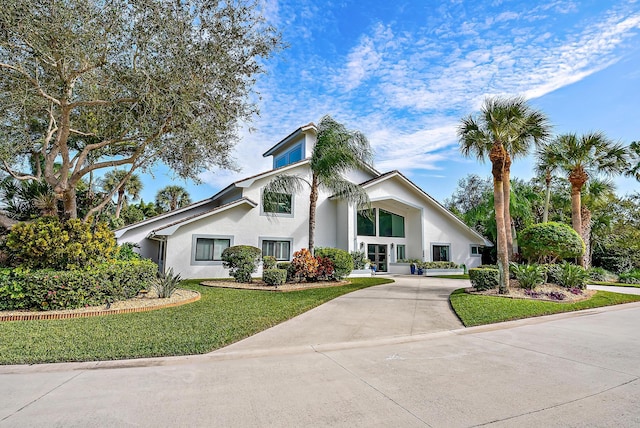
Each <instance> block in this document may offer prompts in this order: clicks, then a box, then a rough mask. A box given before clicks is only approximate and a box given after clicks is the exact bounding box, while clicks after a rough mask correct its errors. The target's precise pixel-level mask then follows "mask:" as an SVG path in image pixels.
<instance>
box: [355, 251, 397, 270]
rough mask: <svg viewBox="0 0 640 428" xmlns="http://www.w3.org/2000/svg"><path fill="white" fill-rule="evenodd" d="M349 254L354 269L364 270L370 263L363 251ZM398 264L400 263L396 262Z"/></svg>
mask: <svg viewBox="0 0 640 428" xmlns="http://www.w3.org/2000/svg"><path fill="white" fill-rule="evenodd" d="M350 254H351V260H352V261H353V268H354V269H358V270H360V269H365V267H366V266H367V265H368V264H369V263H370V261H369V259H368V258H367V256H366V255H365V254H364V251H352V252H351V253H350ZM398 263H400V261H398Z"/></svg>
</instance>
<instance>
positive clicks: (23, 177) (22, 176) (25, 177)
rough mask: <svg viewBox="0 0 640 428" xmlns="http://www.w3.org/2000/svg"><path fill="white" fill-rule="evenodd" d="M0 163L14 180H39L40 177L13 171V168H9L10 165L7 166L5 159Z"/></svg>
mask: <svg viewBox="0 0 640 428" xmlns="http://www.w3.org/2000/svg"><path fill="white" fill-rule="evenodd" d="M2 164H3V167H2V169H4V170H5V171H6V172H7V174H9V175H10V176H11V177H13V178H15V179H16V180H20V181H25V180H39V179H40V178H38V177H36V176H35V175H31V174H19V173H17V172H15V171H14V170H13V169H11V167H10V166H9V164H8V163H7V161H5V160H3V161H2Z"/></svg>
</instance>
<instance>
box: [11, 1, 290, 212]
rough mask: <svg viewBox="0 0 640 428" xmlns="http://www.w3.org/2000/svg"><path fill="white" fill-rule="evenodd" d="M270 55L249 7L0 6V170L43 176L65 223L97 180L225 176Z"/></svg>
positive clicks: (267, 32)
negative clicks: (122, 174)
mask: <svg viewBox="0 0 640 428" xmlns="http://www.w3.org/2000/svg"><path fill="white" fill-rule="evenodd" d="M280 46H281V42H280V36H279V34H278V33H277V31H276V30H275V29H274V28H273V27H271V26H269V25H267V24H266V23H265V21H264V19H263V17H262V16H261V15H260V13H259V10H258V7H257V3H256V2H253V1H249V0H232V1H230V2H209V1H205V0H192V1H188V2H165V1H158V0H151V1H146V2H135V1H131V0H113V1H109V2H101V1H97V0H61V1H55V2H41V1H36V0H6V1H4V2H3V4H2V8H0V91H1V93H2V97H0V139H1V140H2V141H3V144H2V145H1V146H0V166H1V167H2V169H4V170H5V171H7V172H8V173H9V174H11V175H12V176H13V177H14V178H18V179H21V180H29V179H37V178H40V177H42V178H43V179H44V180H45V181H46V182H47V183H48V184H49V185H50V186H51V188H52V189H53V191H54V194H55V195H56V197H57V198H59V199H61V200H63V201H64V214H65V215H66V216H67V217H71V218H73V217H76V216H77V205H76V188H77V186H78V183H79V182H80V181H81V179H82V178H83V177H84V176H85V175H87V174H90V173H91V172H93V171H95V170H99V169H103V168H113V167H118V166H121V167H126V168H127V171H128V172H129V173H132V172H133V171H134V170H136V169H138V168H145V167H149V166H150V165H152V164H154V163H155V162H158V161H161V162H164V163H165V164H166V165H168V166H169V167H170V168H172V169H173V170H174V171H175V172H176V173H177V175H178V176H180V177H190V178H197V175H198V173H200V172H201V171H203V170H204V169H205V168H208V167H211V166H214V165H215V166H220V167H233V160H232V158H231V157H230V150H231V149H232V148H233V146H234V144H235V142H236V138H237V136H236V130H237V124H238V121H240V120H250V119H251V117H252V116H253V114H254V113H255V112H256V106H255V104H254V103H253V102H252V94H253V92H254V90H253V86H254V83H255V81H256V78H257V76H258V75H259V74H261V73H262V72H263V71H264V69H263V60H264V59H265V58H268V57H269V56H270V55H271V54H272V53H273V52H274V51H275V50H277V49H278V48H279V47H280ZM30 162H31V164H32V165H35V171H32V172H31V171H29V168H28V166H29V163H30ZM56 163H59V167H57V168H56V167H54V166H55V164H56ZM111 196H112V195H106V196H105V199H110V198H111ZM91 214H92V213H91V212H90V213H88V214H87V216H89V215H91Z"/></svg>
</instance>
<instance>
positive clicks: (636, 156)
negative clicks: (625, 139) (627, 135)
mask: <svg viewBox="0 0 640 428" xmlns="http://www.w3.org/2000/svg"><path fill="white" fill-rule="evenodd" d="M629 160H630V164H629V169H628V170H627V171H626V172H625V175H628V176H631V177H635V179H636V180H638V181H640V141H633V142H632V143H631V144H629Z"/></svg>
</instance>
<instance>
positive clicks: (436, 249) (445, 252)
mask: <svg viewBox="0 0 640 428" xmlns="http://www.w3.org/2000/svg"><path fill="white" fill-rule="evenodd" d="M432 248H433V258H432V259H433V261H434V262H450V261H451V254H450V251H449V246H448V245H434V246H433V247H432Z"/></svg>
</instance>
